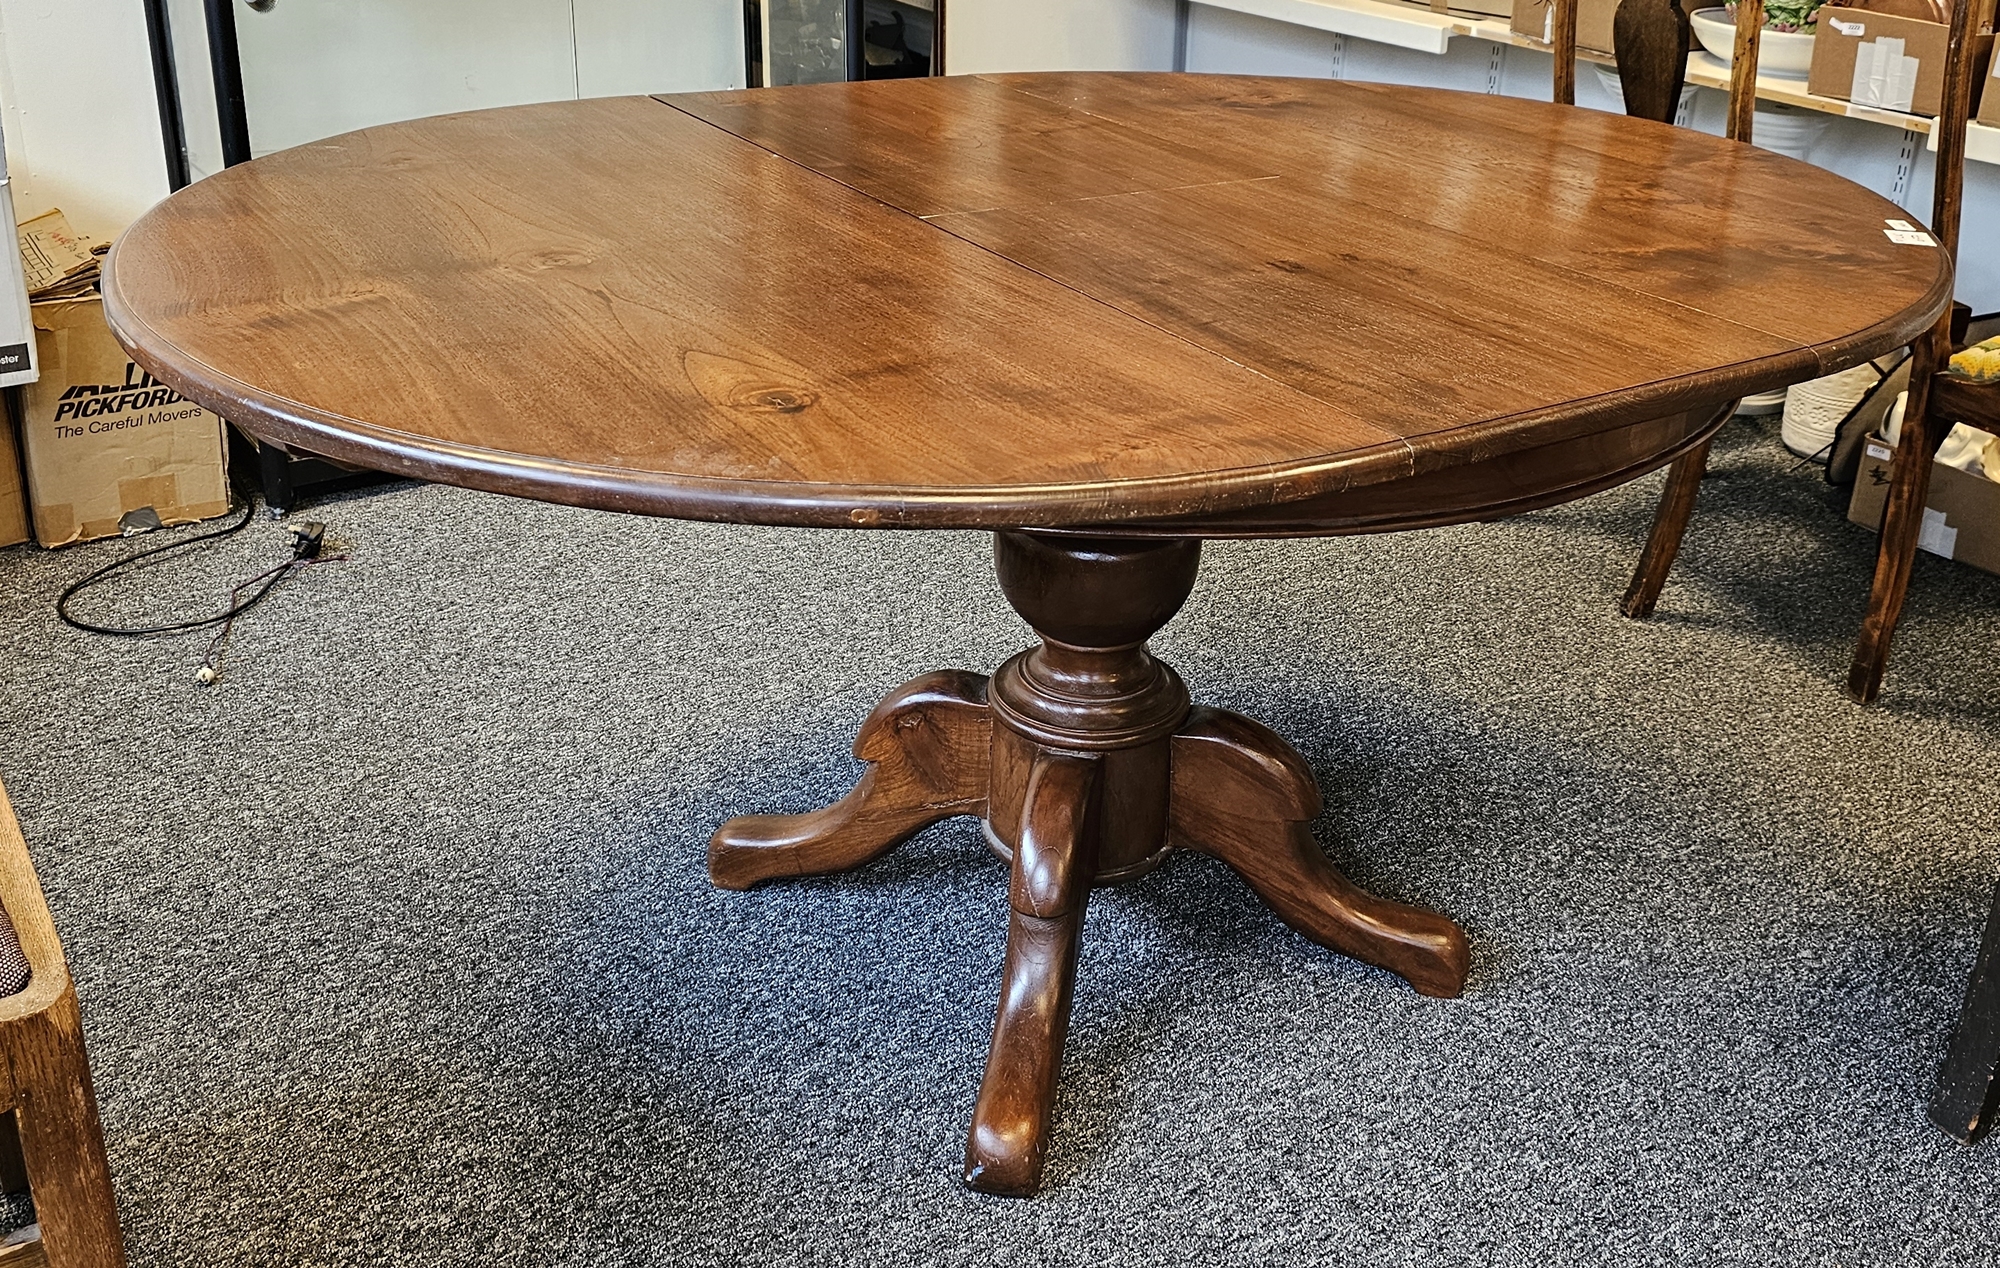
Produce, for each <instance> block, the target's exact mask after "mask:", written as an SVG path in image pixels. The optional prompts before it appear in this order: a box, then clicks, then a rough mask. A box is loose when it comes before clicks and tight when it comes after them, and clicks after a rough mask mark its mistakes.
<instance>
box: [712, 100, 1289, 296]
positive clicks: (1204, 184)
mask: <svg viewBox="0 0 2000 1268" xmlns="http://www.w3.org/2000/svg"><path fill="white" fill-rule="evenodd" d="M729 135H731V136H736V135H737V134H736V133H734V132H731V133H730V134H729ZM742 139H745V140H747V139H748V138H742ZM751 144H753V145H755V144H756V142H754V141H753V142H751ZM760 148H761V147H760ZM765 153H767V154H768V153H775V151H770V150H766V151H765ZM781 157H782V156H781ZM800 166H804V164H800ZM806 170H807V171H809V172H812V173H813V174H814V175H816V176H826V173H825V172H822V171H819V170H818V169H816V168H806ZM827 179H828V180H833V181H838V183H840V184H841V185H844V186H846V187H847V188H848V189H852V190H854V192H855V193H857V194H866V195H867V196H868V197H870V198H874V197H875V196H874V195H873V194H868V191H867V190H865V189H860V188H857V187H856V186H853V185H848V184H847V182H846V181H840V180H839V178H838V177H833V176H828V177H827ZM1283 179H1285V177H1284V174H1283V173H1281V172H1273V173H1271V174H1270V175H1269V176H1239V177H1236V178H1234V179H1233V180H1226V181H1190V182H1188V183H1187V184H1185V185H1159V186H1154V187H1151V188H1147V189H1144V190H1131V189H1119V190H1113V191H1112V192H1111V193H1108V194H1083V195H1080V196H1078V197H1076V198H1063V199H1059V200H1057V201H1056V202H1049V203H1031V204H1023V205H1024V206H1035V207H1052V206H1065V207H1067V206H1070V205H1072V204H1074V203H1094V202H1101V201H1103V200H1104V199H1106V198H1129V197H1130V196H1131V195H1133V194H1135V193H1147V194H1178V193H1183V192H1185V191H1187V190H1190V189H1214V188H1216V187H1218V186H1221V185H1255V184H1257V183H1258V182H1260V181H1278V180H1283ZM875 201H876V202H879V203H882V205H883V206H884V207H888V208H891V209H892V210H895V211H903V212H904V214H906V215H915V214H916V213H914V212H908V211H905V209H904V208H901V207H897V206H896V205H895V204H894V203H890V202H883V200H882V199H880V198H875ZM1012 210H1014V208H1012V207H1000V206H994V207H968V208H965V209H963V210H953V211H933V212H931V213H929V214H928V215H920V216H917V219H919V220H921V221H923V222H924V223H925V224H927V225H928V224H934V223H935V222H936V221H938V220H940V219H942V218H944V217H946V216H984V215H987V214H989V213H992V212H996V211H1012ZM937 227H938V228H944V226H942V225H938V226H937ZM945 232H946V233H951V231H950V230H949V229H946V230H945ZM951 236H952V237H954V238H957V237H959V235H958V234H955V233H953V234H952V235H951ZM960 240H961V241H970V239H964V238H961V239H960ZM972 245H973V246H976V247H979V249H980V250H982V251H985V252H987V253H988V254H989V255H998V256H1000V258H1001V259H1003V260H1006V261H1008V262H1010V263H1015V264H1018V263H1020V261H1018V260H1015V259H1014V257H1012V256H1010V255H1001V254H1000V252H998V251H995V250H993V248H991V247H988V246H982V245H981V244H980V243H977V242H974V243H972ZM1041 276H1045V277H1046V276H1047V275H1046V274H1042V275H1041ZM1049 280H1050V281H1051V282H1055V279H1054V278H1052V277H1051V278H1049ZM1056 285H1058V286H1062V285H1063V284H1062V283H1061V282H1056ZM1063 289H1065V290H1076V288H1075V287H1073V286H1065V287H1063ZM1076 293H1077V294H1079V295H1082V294H1086V293H1087V292H1084V291H1077V292H1076Z"/></svg>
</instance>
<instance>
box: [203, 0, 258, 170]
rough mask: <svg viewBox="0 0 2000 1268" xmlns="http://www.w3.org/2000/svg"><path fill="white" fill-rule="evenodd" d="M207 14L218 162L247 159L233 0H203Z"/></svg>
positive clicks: (228, 164)
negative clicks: (219, 139) (218, 130)
mask: <svg viewBox="0 0 2000 1268" xmlns="http://www.w3.org/2000/svg"><path fill="white" fill-rule="evenodd" d="M202 8H203V10H204V12H205V14H206V16H207V18H208V65H209V71H210V73H211V74H213V75H214V77H215V114H216V118H217V120H218V122H219V125H220V127H221V130H222V165H223V166H224V167H234V166H236V165H237V164H238V163H248V162H249V161H250V116H249V114H248V113H247V112H246V110H245V109H244V105H243V57H242V55H241V54H240V53H239V52H237V49H236V0H203V3H202Z"/></svg>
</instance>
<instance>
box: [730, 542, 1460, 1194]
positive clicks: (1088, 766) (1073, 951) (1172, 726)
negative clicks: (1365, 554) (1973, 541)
mask: <svg viewBox="0 0 2000 1268" xmlns="http://www.w3.org/2000/svg"><path fill="white" fill-rule="evenodd" d="M994 540H995V551H994V553H995V562H996V565H997V569H998V572H999V575H1000V585H1001V588H1002V589H1003V590H1004V591H1005V592H1006V594H1007V598H1008V601H1009V602H1011V603H1012V604H1013V605H1014V610H1015V611H1017V612H1019V613H1020V614H1021V615H1022V616H1023V617H1025V618H1026V619H1027V621H1028V623H1029V624H1030V625H1031V626H1033V627H1034V630H1035V632H1036V633H1037V634H1038V635H1040V636H1041V640H1042V642H1041V646H1039V647H1036V648H1032V649H1030V650H1028V651H1025V652H1022V653H1020V654H1019V655H1017V656H1015V657H1014V658H1013V659H1011V660H1009V661H1008V662H1007V663H1006V664H1004V665H1002V666H1001V667H1000V669H999V671H998V672H996V673H995V674H994V675H993V678H992V679H991V681H990V682H989V681H988V680H987V679H984V678H981V677H979V676H978V675H976V674H969V673H961V672H957V671H946V672H941V673H935V674H926V675H925V676H924V677H922V678H918V679H916V680H915V681H913V682H910V683H907V684H905V685H904V686H903V687H901V688H899V689H897V690H896V691H895V692H894V693H893V694H891V695H890V696H889V698H888V699H886V700H884V701H883V702H882V703H881V705H880V706H878V707H877V708H876V710H875V712H874V713H873V714H871V715H869V718H868V721H867V722H866V723H865V724H863V726H862V728H861V735H860V738H859V739H858V740H857V741H856V742H855V746H854V752H855V755H856V756H857V757H860V758H862V759H863V760H865V761H867V762H869V763H870V765H869V768H868V770H867V772H866V773H865V774H864V775H863V776H862V777H861V781H860V783H858V784H857V785H856V786H855V788H854V791H853V792H851V793H849V794H848V795H847V796H846V797H844V798H842V799H841V800H840V801H839V802H838V803H836V804H834V805H832V806H828V807H827V808H826V809H824V810H818V811H814V812H813V813H811V814H803V815H752V816H748V817H745V818H741V819H732V820H730V821H729V822H728V823H725V824H723V825H722V827H721V829H720V830H718V831H717V832H716V834H715V838H714V840H713V841H711V842H710V844H709V875H710V876H711V877H712V878H713V879H714V880H715V883H716V884H718V885H722V886H726V887H729V888H732V889H745V888H748V887H749V886H751V885H753V884H755V883H756V882H758V881H761V880H766V879H769V878H771V877H776V876H805V875H812V874H818V873H826V872H837V871H844V870H846V869H849V868H854V867H859V866H861V865H862V864H864V863H867V862H869V861H870V860H872V859H875V858H878V857H880V856H881V855H882V854H884V853H886V852H887V851H889V850H890V849H892V848H894V847H895V845H896V844H897V843H898V842H900V841H903V840H905V839H907V838H908V837H909V836H911V835H912V834H914V833H915V832H917V831H918V830H919V829H921V828H923V827H924V826H925V825H927V824H930V823H934V822H936V821H937V820H939V819H943V818H948V817H950V816H952V815H960V814H966V815H979V816H982V817H983V818H984V819H985V820H986V829H987V838H988V841H989V843H990V844H991V845H992V847H993V848H994V850H995V851H996V852H998V853H999V854H1001V855H1002V856H1003V857H1006V858H1007V859H1008V860H1009V864H1010V867H1011V869H1012V878H1011V881H1010V883H1009V886H1008V907H1009V911H1008V924H1007V958H1006V966H1005V971H1004V974H1003V980H1002V982H1001V988H1000V1005H999V1009H998V1012H997V1015H996V1017H995V1019H994V1024H993V1043H992V1048H991V1050H990V1052H989V1054H988V1056H987V1062H986V1075H985V1078H984V1080H983V1081H982V1082H981V1084H980V1088H979V1101H978V1106H977V1108H976V1109H975V1110H974V1112H973V1119H972V1130H971V1133H970V1135H969V1137H968V1139H967V1141H966V1147H965V1182H966V1183H967V1184H968V1185H970V1186H971V1187H973V1188H975V1189H979V1190H981V1191H983V1192H988V1193H1000V1194H1009V1195H1014V1196H1025V1195H1028V1194H1031V1193H1033V1192H1034V1191H1035V1189H1036V1188H1037V1187H1038V1186H1039V1185H1040V1183H1041V1175H1042V1166H1043V1162H1044V1160H1045V1159H1046V1157H1047V1154H1048V1142H1049V1132H1050V1116H1051V1110H1052V1107H1053V1106H1054V1104H1055V1091H1056V1083H1057V1079H1058V1077H1059V1074H1060V1071H1061V1065H1062V1048H1063V1039H1064V1036H1065V1034H1066V1033H1067V1031H1068V1028H1069V1013H1070V1000H1071V994H1072V990H1073V987H1074V983H1075V980H1076V963H1077V954H1078V948H1079V943H1080V940H1081V935H1082V930H1083V913H1084V907H1085V903H1086V900H1087V898H1088V896H1089V891H1090V889H1091V887H1092V886H1093V885H1103V884H1111V883H1115V882H1118V881H1123V880H1127V879H1130V878H1132V877H1136V876H1140V875H1143V874H1144V873H1145V872H1147V871H1149V870H1151V869H1152V868H1153V867H1154V866H1156V865H1157V864H1158V863H1159V862H1160V860H1161V859H1162V858H1163V857H1165V855H1166V852H1167V850H1168V849H1169V848H1170V847H1171V846H1180V847H1182V848H1185V849H1191V850H1199V851H1202V852H1204V853H1208V854H1212V855H1214V856H1215V857H1217V858H1219V859H1221V860H1222V861H1223V862H1224V863H1227V864H1228V865H1229V866H1230V867H1231V868H1233V869H1235V871H1236V872H1237V873H1238V874H1239V875H1241V876H1242V877H1243V878H1244V879H1245V880H1246V881H1248V882H1249V883H1250V886H1251V888H1252V889H1254V890H1256V892H1257V893H1258V895H1259V896H1260V897H1262V898H1263V900H1264V901H1265V902H1266V903H1268V904H1270V906H1271V907H1272V908H1273V909H1275V910H1276V911H1277V913H1278V915H1279V916H1281V917H1282V918H1283V919H1284V920H1285V922H1286V923H1288V924H1290V925H1291V926H1292V927H1293V928H1295V929H1297V930H1298V931H1299V932H1301V933H1303V934H1305V935H1306V936H1307V937H1308V938H1311V939H1313V940H1314V941H1316V942H1319V943H1322V944H1323V945H1326V946H1329V947H1333V948H1334V949H1336V950H1339V951H1343V952H1345V953H1347V954H1348V955H1351V956H1354V957H1355V958H1357V959H1361V960H1366V961H1367V962H1369V963H1370V964H1377V965H1380V966H1382V967H1383V968H1386V969H1389V970H1391V971H1392V972H1395V973H1398V974H1401V975H1402V976H1403V977H1404V978H1406V979H1407V980H1408V981H1409V982H1410V984H1411V985H1412V986H1414V987H1415V988H1416V989H1417V990H1418V991H1420V992H1422V993H1423V994H1426V995H1436V996H1452V995H1456V994H1458V993H1459V991H1460V990H1461V989H1462V988H1463V986H1464V984H1465V974H1466V965H1467V959H1468V957H1467V952H1466V942H1465V935H1464V933H1462V932H1461V931H1460V930H1459V928H1458V926H1457V925H1455V924H1453V923H1452V922H1451V921H1450V920H1448V919H1446V918H1445V917H1443V916H1440V915H1438V914H1436V913H1435V912H1429V911H1425V910H1423V909H1421V908H1418V907H1411V906H1407V905H1405V904H1403V903H1397V902H1391V901H1389V900H1388V899H1384V898H1378V897H1376V896H1375V895H1373V894H1370V893H1368V892H1366V891H1365V890H1362V889H1360V888H1357V887H1356V886H1355V885H1353V884H1351V883H1350V882H1349V881H1348V880H1347V879H1346V878H1345V877H1344V876H1342V875H1341V874H1340V872H1339V871H1338V870H1337V869H1336V868H1335V867H1334V866H1333V864H1332V863H1330V862H1328V861H1327V858H1326V856H1325V855H1324V854H1322V853H1320V850H1319V847H1318V846H1317V845H1316V844H1315V843H1314V842H1313V838H1312V833H1311V830H1310V824H1311V822H1312V819H1313V816H1314V815H1316V814H1318V813H1319V808H1320V801H1319V793H1318V790H1317V789H1316V788H1315V787H1314V785H1313V778H1312V772H1311V771H1310V770H1309V769H1308V768H1307V766H1306V764H1305V763H1304V762H1303V761H1302V760H1301V759H1300V758H1299V755H1298V754H1297V753H1296V752H1295V751H1293V749H1292V747H1291V746H1290V745H1289V744H1286V743H1285V742H1284V741H1283V740H1282V739H1280V738H1278V736H1277V735H1275V734H1273V733H1272V732H1271V731H1269V730H1267V729H1265V728H1264V727H1262V726H1259V725H1258V724H1257V723H1255V722H1252V721H1250V720H1249V719H1248V718H1243V717H1239V716H1237V715H1236V714H1233V713H1225V712H1222V711H1219V710H1212V709H1191V708H1190V706H1189V703H1188V694H1187V688H1186V687H1185V686H1184V685H1183V684H1182V683H1181V680H1180V676H1179V675H1177V674H1176V673H1174V671H1173V669H1172V668H1170V667H1169V666H1167V665H1165V664H1163V663H1161V662H1160V661H1158V660H1155V659H1154V658H1153V656H1152V654H1151V653H1150V652H1148V651H1147V650H1146V640H1147V639H1148V638H1150V637H1151V636H1152V635H1153V634H1154V632H1156V631H1157V630H1159V628H1160V627H1161V626H1163V625H1165V624H1166V623H1167V622H1168V621H1169V620H1170V619H1172V617H1173V615H1174V613H1175V612H1177V611H1178V610H1179V609H1180V606H1181V604H1182V603H1183V602H1184V601H1185V600H1186V599H1187V596H1188V593H1189V591H1190V590H1191V589H1192V588H1193V586H1194V579H1195V571H1196V568H1197V566H1198V565H1199V562H1200V557H1201V543H1200V541H1198V540H1196V539H1192V538H1188V539H1178V540H1176V539H1164V540H1162V539H1151V540H1111V539H1106V540H1092V539H1087V538H1078V537H1066V536H1064V537H1057V536H1044V535H1038V534H1034V533H999V534H996V535H995V539H994Z"/></svg>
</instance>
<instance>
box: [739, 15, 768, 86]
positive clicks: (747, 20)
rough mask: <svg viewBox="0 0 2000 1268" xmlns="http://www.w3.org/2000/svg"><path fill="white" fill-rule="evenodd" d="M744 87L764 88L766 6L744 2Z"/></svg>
mask: <svg viewBox="0 0 2000 1268" xmlns="http://www.w3.org/2000/svg"><path fill="white" fill-rule="evenodd" d="M743 86H744V87H745V88H762V87H763V86H764V6H763V4H762V3H760V0H743Z"/></svg>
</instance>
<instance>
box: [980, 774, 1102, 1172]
mask: <svg viewBox="0 0 2000 1268" xmlns="http://www.w3.org/2000/svg"><path fill="white" fill-rule="evenodd" d="M1101 768H1102V762H1101V759H1099V758H1096V757H1084V756H1081V755H1079V754H1074V753H1056V752H1043V753H1038V754H1036V755H1035V759H1034V767H1033V769H1032V770H1031V771H1029V773H1028V790H1027V795H1026V797H1025V798H1024V804H1023V807H1022V815H1021V839H1020V844H1019V845H1018V846H1017V847H1016V848H1015V850H1014V860H1013V865H1012V871H1013V877H1012V879H1011V881H1010V882H1009V884H1008V886H1007V906H1008V909H1009V910H1008V913H1007V965H1006V969H1005V970H1004V974H1003V977H1002V980H1001V985H1000V1008H999V1011H998V1013H997V1015H996V1016H995V1017H994V1019H993V1046H992V1048H991V1049H990V1050H989V1051H988V1052H987V1055H986V1076H985V1078H983V1079H982V1080H981V1081H980V1084H979V1102H978V1104H977V1105H976V1106H975V1107H974V1109H973V1111H972V1131H971V1133H970V1134H969V1135H968V1136H967V1138H966V1142H965V1183H966V1184H967V1185H968V1186H970V1187H972V1188H974V1189H978V1190H980V1191H982V1192H986V1193H1002V1194H1013V1195H1019V1196H1025V1195H1027V1194H1030V1193H1033V1192H1034V1191H1035V1189H1036V1187H1037V1186H1038V1185H1039V1184H1040V1183H1041V1177H1042V1162H1043V1159H1044V1155H1045V1154H1046V1153H1047V1151H1048V1138H1049V1119H1050V1117H1051V1115H1052V1113H1053V1112H1054V1110H1055V1103H1056V1076H1057V1075H1058V1074H1059V1073H1061V1070H1062V1049H1063V1040H1064V1038H1065V1036H1067V1035H1068V1033H1069V1005H1070V999H1071V996H1072V994H1073V991H1074V988H1075V985H1076V957H1077V951H1078V948H1079V944H1080V943H1081V942H1082V939H1083V908H1084V903H1085V901H1086V900H1087V899H1088V898H1089V896H1090V883H1091V880H1092V879H1093V873H1094V871H1095V864H1096V859H1095V858H1094V857H1093V856H1094V854H1095V851H1096V845H1097V840H1096V834H1097V813H1098V796H1097V794H1098V786H1099V782H1100V780H1101V778H1102V774H1103V772H1102V769H1101Z"/></svg>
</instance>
